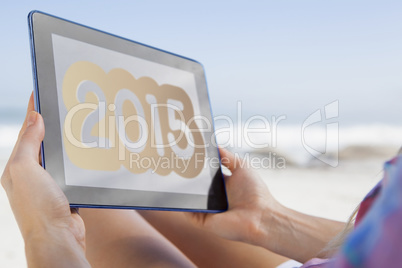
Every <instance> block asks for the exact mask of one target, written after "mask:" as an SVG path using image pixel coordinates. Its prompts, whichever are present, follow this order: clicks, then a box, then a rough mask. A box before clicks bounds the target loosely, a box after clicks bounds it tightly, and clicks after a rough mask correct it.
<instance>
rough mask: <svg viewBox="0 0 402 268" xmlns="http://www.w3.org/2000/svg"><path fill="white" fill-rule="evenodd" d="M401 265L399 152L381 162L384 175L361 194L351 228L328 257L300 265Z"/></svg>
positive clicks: (401, 172)
mask: <svg viewBox="0 0 402 268" xmlns="http://www.w3.org/2000/svg"><path fill="white" fill-rule="evenodd" d="M312 267H315V268H327V267H328V268H329V267H331V268H351V267H367V268H371V267H373V268H378V267H402V156H401V155H400V156H397V157H395V158H394V159H392V160H391V161H388V162H386V163H385V166H384V178H383V180H382V181H381V182H380V183H379V184H378V185H377V186H376V187H374V189H373V190H372V191H370V193H369V194H368V195H367V196H366V197H365V198H364V200H363V201H362V203H361V205H360V209H359V212H358V214H357V218H356V224H355V230H354V231H353V232H352V233H351V234H350V235H349V237H348V238H347V240H346V242H345V244H344V245H343V246H342V248H341V250H340V251H339V252H338V254H336V256H335V257H334V258H332V259H325V260H324V259H312V260H310V261H308V262H307V263H305V264H304V265H303V266H302V267H301V268H312Z"/></svg>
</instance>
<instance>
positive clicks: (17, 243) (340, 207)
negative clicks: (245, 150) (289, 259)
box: [0, 146, 398, 268]
mask: <svg viewBox="0 0 402 268" xmlns="http://www.w3.org/2000/svg"><path fill="white" fill-rule="evenodd" d="M394 149H395V150H393V149H392V148H389V147H386V148H382V147H378V148H371V153H372V155H373V156H372V157H371V156H370V155H364V156H365V157H362V155H360V154H361V150H357V149H356V148H352V149H346V152H347V154H345V150H343V151H341V153H340V154H339V155H340V159H339V163H338V166H337V167H330V166H328V165H317V164H314V165H313V166H299V165H295V164H294V163H289V164H287V165H286V166H284V167H282V168H281V169H279V168H271V169H267V168H255V171H256V172H257V173H258V174H259V176H261V178H263V179H264V181H265V182H266V184H267V185H268V187H269V189H270V191H271V193H272V194H273V195H274V196H275V198H277V199H278V200H279V201H280V202H281V203H282V204H284V205H285V206H288V207H290V208H292V209H295V210H298V211H301V212H304V213H307V214H310V215H315V216H320V217H325V218H330V219H333V220H338V221H347V220H348V217H349V215H350V214H351V213H352V211H353V210H354V209H355V207H356V206H357V205H358V204H359V202H360V201H361V199H362V198H363V197H364V196H365V194H366V193H367V192H368V191H369V190H370V189H371V188H372V187H373V186H374V185H375V184H376V183H377V182H378V181H379V180H380V178H381V175H382V165H383V162H384V161H385V160H386V159H388V158H390V157H392V156H393V154H394V151H397V149H398V148H397V147H396V146H395V148H394ZM342 152H343V153H342ZM252 155H253V157H262V158H263V157H264V155H261V154H260V155H259V156H257V155H256V154H252ZM265 156H266V155H265ZM5 161H6V159H4V158H3V159H2V161H1V163H0V168H1V172H2V171H3V168H4V166H5V163H6V162H5ZM289 162H291V161H289ZM312 163H314V162H312ZM0 215H1V218H0V219H1V220H0V226H1V227H2V228H0V237H1V239H0V267H17V268H18V267H26V263H25V255H24V245H23V241H22V238H21V235H20V233H19V230H18V226H17V224H16V222H15V220H14V217H13V214H12V212H11V209H10V207H9V204H8V200H7V197H6V194H5V192H4V190H3V189H1V190H0Z"/></svg>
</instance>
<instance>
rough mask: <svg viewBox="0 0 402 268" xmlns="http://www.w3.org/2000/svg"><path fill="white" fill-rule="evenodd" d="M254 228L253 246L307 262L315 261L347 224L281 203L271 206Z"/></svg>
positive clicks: (267, 207)
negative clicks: (302, 211) (306, 212)
mask: <svg viewBox="0 0 402 268" xmlns="http://www.w3.org/2000/svg"><path fill="white" fill-rule="evenodd" d="M262 211H263V212H262V215H261V220H260V222H259V223H258V226H256V227H255V228H254V230H255V231H254V232H253V235H252V236H251V237H252V239H251V241H250V243H251V244H254V245H257V246H261V247H264V248H266V249H268V250H270V251H273V252H275V253H277V254H280V255H282V256H285V257H288V258H291V259H294V260H297V261H300V262H306V261H307V260H309V259H311V258H313V257H316V256H317V254H318V253H319V252H320V251H321V250H322V249H323V248H324V247H325V246H326V245H327V243H328V242H329V241H330V240H331V239H332V238H333V237H334V236H335V235H336V234H338V233H339V232H340V231H342V229H343V228H344V226H345V223H342V222H337V221H332V220H328V219H324V218H319V217H314V216H310V215H306V214H303V213H300V212H297V211H295V210H292V209H290V208H287V207H285V206H283V205H281V204H279V203H276V204H275V205H272V204H268V205H267V206H265V209H263V210H262Z"/></svg>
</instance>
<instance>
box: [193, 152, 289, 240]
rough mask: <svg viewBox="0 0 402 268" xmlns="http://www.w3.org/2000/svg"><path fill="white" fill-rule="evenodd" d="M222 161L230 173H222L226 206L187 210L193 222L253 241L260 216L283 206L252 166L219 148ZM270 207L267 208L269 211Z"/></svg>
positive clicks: (220, 233) (261, 218)
mask: <svg viewBox="0 0 402 268" xmlns="http://www.w3.org/2000/svg"><path fill="white" fill-rule="evenodd" d="M220 155H221V162H222V164H223V165H224V166H226V167H227V168H228V169H229V170H230V171H231V173H232V175H231V176H225V186H226V192H227V197H228V202H229V209H228V211H226V212H224V213H217V214H212V213H191V214H190V213H189V214H190V218H191V220H192V222H193V223H195V224H196V225H197V226H200V227H203V228H206V229H208V230H210V231H211V232H213V233H215V234H217V235H219V236H221V237H224V238H226V239H230V240H236V241H243V242H247V243H253V242H254V240H255V236H256V235H258V233H259V228H260V226H261V224H262V220H263V216H264V215H266V213H267V212H268V213H269V211H272V212H273V211H276V210H278V209H281V208H282V206H281V205H280V204H279V203H278V202H277V201H276V200H275V199H274V198H273V196H272V195H271V193H270V192H269V190H268V187H267V186H266V184H265V183H264V182H263V181H262V180H261V178H260V177H259V176H258V174H256V173H255V172H254V171H253V170H251V169H248V168H246V167H243V166H242V164H243V163H242V161H241V159H240V158H237V157H235V156H234V155H233V154H232V153H230V152H228V151H226V150H224V149H220ZM268 210H269V211H268Z"/></svg>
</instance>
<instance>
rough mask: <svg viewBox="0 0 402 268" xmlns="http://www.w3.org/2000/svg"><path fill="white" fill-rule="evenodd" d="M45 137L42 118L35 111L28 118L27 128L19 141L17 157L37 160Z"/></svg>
mask: <svg viewBox="0 0 402 268" xmlns="http://www.w3.org/2000/svg"><path fill="white" fill-rule="evenodd" d="M44 136H45V127H44V124H43V119H42V116H41V115H40V114H38V113H37V112H35V111H31V112H29V114H28V116H27V127H26V129H25V131H24V133H23V134H22V136H21V140H20V141H19V145H18V150H17V152H16V156H18V155H20V156H22V155H24V156H29V157H34V158H35V159H37V158H38V152H39V149H40V144H41V142H42V140H43V138H44ZM21 154H22V155H21Z"/></svg>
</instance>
